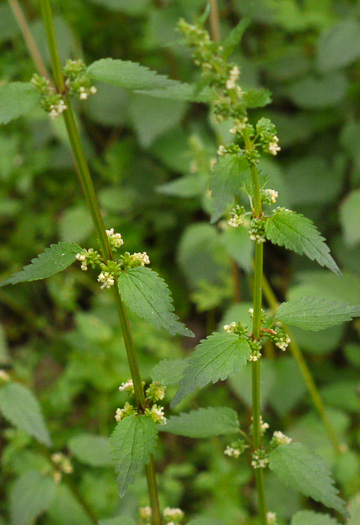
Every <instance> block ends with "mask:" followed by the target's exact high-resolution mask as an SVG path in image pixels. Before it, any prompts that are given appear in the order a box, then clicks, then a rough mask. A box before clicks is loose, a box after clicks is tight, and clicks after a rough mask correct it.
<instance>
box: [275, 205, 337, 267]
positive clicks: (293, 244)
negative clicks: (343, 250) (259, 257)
mask: <svg viewBox="0 0 360 525" xmlns="http://www.w3.org/2000/svg"><path fill="white" fill-rule="evenodd" d="M265 231H266V237H267V238H268V239H269V241H271V242H272V243H274V244H278V245H279V246H285V248H287V249H288V250H293V251H294V252H296V253H299V254H300V255H303V254H305V255H307V257H309V259H311V260H312V261H314V260H316V261H317V262H318V263H319V264H320V266H326V267H327V268H329V269H330V270H331V271H333V272H334V273H336V275H338V276H339V277H340V276H341V272H340V270H339V268H338V266H337V264H336V262H335V261H334V259H333V258H332V257H331V255H330V249H329V248H328V246H327V244H326V243H325V242H324V238H323V237H322V236H321V234H320V232H319V231H318V230H317V228H316V226H315V225H314V224H313V223H312V222H311V220H310V219H307V218H306V217H304V216H303V215H301V214H300V213H296V212H294V211H286V210H285V209H284V208H278V209H277V210H275V212H274V214H273V215H272V217H270V218H269V219H268V221H267V223H266V230H265Z"/></svg>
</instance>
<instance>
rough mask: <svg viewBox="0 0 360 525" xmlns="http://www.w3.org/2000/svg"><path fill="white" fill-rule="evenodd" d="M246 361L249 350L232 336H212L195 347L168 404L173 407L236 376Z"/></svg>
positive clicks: (243, 343)
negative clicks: (205, 387)
mask: <svg viewBox="0 0 360 525" xmlns="http://www.w3.org/2000/svg"><path fill="white" fill-rule="evenodd" d="M248 359H250V347H249V344H248V342H247V341H246V340H245V339H242V338H241V337H239V336H238V335H235V334H228V333H224V334H218V333H215V334H212V335H210V336H209V337H208V338H207V339H204V340H203V341H201V342H200V344H199V345H198V346H197V347H196V348H195V351H194V353H193V354H192V355H191V356H190V358H189V364H188V367H187V368H186V370H185V372H184V376H183V378H182V380H181V381H180V387H179V389H178V391H177V392H176V394H175V396H174V399H173V401H172V403H171V405H172V406H176V405H177V404H179V403H180V401H182V400H183V399H184V398H185V397H186V396H187V395H189V394H192V393H193V392H195V391H196V390H197V389H198V388H203V387H204V386H206V385H207V384H208V383H210V381H212V382H213V383H216V382H217V381H219V379H220V380H221V381H224V380H225V379H226V378H227V377H229V376H232V375H234V374H236V372H238V371H239V370H240V368H242V367H243V366H244V365H245V364H246V362H247V361H248Z"/></svg>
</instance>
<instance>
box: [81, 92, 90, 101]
mask: <svg viewBox="0 0 360 525" xmlns="http://www.w3.org/2000/svg"><path fill="white" fill-rule="evenodd" d="M88 97H89V95H88V94H87V93H80V99H81V100H87V99H88Z"/></svg>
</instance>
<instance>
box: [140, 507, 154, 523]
mask: <svg viewBox="0 0 360 525" xmlns="http://www.w3.org/2000/svg"><path fill="white" fill-rule="evenodd" d="M139 516H140V518H141V519H142V520H147V519H149V520H150V519H151V516H152V510H151V507H141V508H140V509H139Z"/></svg>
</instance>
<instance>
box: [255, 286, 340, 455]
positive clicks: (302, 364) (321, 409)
mask: <svg viewBox="0 0 360 525" xmlns="http://www.w3.org/2000/svg"><path fill="white" fill-rule="evenodd" d="M263 289H264V295H265V298H266V300H267V302H268V304H269V306H270V307H271V308H272V309H273V310H275V311H276V310H277V309H278V307H279V303H278V301H277V299H276V296H275V294H274V292H273V290H272V289H271V286H270V284H269V282H268V280H267V279H266V277H265V276H263ZM283 329H284V331H285V333H287V334H288V336H289V337H290V339H291V343H290V345H289V348H290V351H291V353H292V355H293V356H294V358H295V361H296V362H297V364H298V366H299V369H300V372H301V375H302V376H303V379H304V381H305V384H306V386H307V388H308V390H309V392H310V396H311V399H312V402H313V404H314V406H315V408H316V410H317V411H318V413H319V416H320V418H321V420H322V422H323V425H324V427H325V429H326V432H327V434H328V436H329V439H330V441H331V444H332V446H333V447H334V450H335V452H336V453H337V454H341V453H342V448H341V443H340V441H339V438H338V436H337V434H336V432H335V430H334V428H333V426H332V424H331V422H330V420H329V418H328V416H327V414H326V411H325V405H324V402H323V400H322V398H321V396H320V393H319V391H318V389H317V387H316V384H315V381H314V379H313V377H312V374H311V371H310V369H309V367H308V365H307V363H306V360H305V357H304V356H303V354H302V352H301V350H300V348H299V346H298V344H297V343H296V341H295V339H294V337H293V335H292V334H291V331H290V329H289V328H288V327H287V326H285V325H283Z"/></svg>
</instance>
